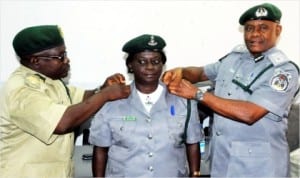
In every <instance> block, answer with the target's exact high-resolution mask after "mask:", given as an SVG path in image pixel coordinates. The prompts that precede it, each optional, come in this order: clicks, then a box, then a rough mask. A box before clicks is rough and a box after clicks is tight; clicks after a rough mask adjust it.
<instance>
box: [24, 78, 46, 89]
mask: <svg viewBox="0 0 300 178" xmlns="http://www.w3.org/2000/svg"><path fill="white" fill-rule="evenodd" d="M44 81H45V78H44V77H42V76H41V75H39V74H27V75H26V76H25V80H24V82H25V84H26V85H27V86H28V87H30V88H34V89H40V88H41V84H42V83H43V82H44Z"/></svg>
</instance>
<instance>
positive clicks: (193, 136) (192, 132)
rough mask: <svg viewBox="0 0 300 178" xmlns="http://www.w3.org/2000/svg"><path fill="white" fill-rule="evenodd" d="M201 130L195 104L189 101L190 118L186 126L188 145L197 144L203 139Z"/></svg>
mask: <svg viewBox="0 0 300 178" xmlns="http://www.w3.org/2000/svg"><path fill="white" fill-rule="evenodd" d="M201 129H202V127H201V124H200V119H199V115H198V108H197V102H196V101H194V100H191V117H190V122H189V125H188V130H187V140H186V142H187V143H189V144H192V143H197V142H199V141H200V140H201V139H202V138H203V137H204V135H203V134H202V132H201Z"/></svg>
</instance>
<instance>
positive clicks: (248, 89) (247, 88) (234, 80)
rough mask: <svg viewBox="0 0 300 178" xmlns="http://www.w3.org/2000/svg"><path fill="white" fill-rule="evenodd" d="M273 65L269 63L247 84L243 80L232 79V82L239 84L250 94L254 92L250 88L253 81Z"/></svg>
mask: <svg viewBox="0 0 300 178" xmlns="http://www.w3.org/2000/svg"><path fill="white" fill-rule="evenodd" d="M272 67H273V64H270V65H268V66H267V67H266V68H264V69H263V70H262V71H261V72H259V73H258V75H257V76H256V77H255V78H254V79H253V80H252V81H251V82H250V83H249V84H248V85H245V84H243V83H242V82H241V81H239V80H236V79H232V83H234V84H236V85H237V86H239V87H241V88H242V89H243V90H244V91H245V92H247V93H249V94H250V95H251V94H252V93H253V91H252V90H251V89H250V88H251V86H252V85H253V83H254V82H255V81H256V80H257V79H258V78H259V77H260V76H261V75H262V74H264V73H265V72H266V71H267V70H269V69H270V68H272Z"/></svg>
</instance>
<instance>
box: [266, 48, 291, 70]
mask: <svg viewBox="0 0 300 178" xmlns="http://www.w3.org/2000/svg"><path fill="white" fill-rule="evenodd" d="M268 58H269V59H270V61H271V62H272V63H273V65H274V66H275V67H276V66H280V65H282V64H285V63H287V62H289V61H290V60H289V59H288V58H287V57H286V55H285V54H283V53H282V52H281V51H276V52H275V53H272V54H270V55H268Z"/></svg>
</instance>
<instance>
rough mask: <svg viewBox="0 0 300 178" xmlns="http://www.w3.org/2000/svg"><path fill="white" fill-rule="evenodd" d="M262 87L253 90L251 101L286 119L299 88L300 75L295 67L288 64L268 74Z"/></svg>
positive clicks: (265, 75)
mask: <svg viewBox="0 0 300 178" xmlns="http://www.w3.org/2000/svg"><path fill="white" fill-rule="evenodd" d="M261 78H262V80H263V81H261V82H260V83H263V84H262V85H261V86H259V87H257V88H256V89H253V91H254V92H253V94H252V95H251V96H250V99H249V101H251V102H253V103H255V104H257V105H260V106H262V107H264V108H266V109H267V110H268V111H270V112H271V113H273V114H275V115H277V116H279V117H286V116H287V110H286V108H288V107H289V106H290V104H291V103H292V101H293V98H294V95H295V92H296V91H297V89H298V87H299V75H298V72H297V70H296V68H295V67H294V66H292V65H291V64H287V65H285V66H282V67H277V68H275V69H274V70H272V71H269V72H266V73H265V74H264V75H263V77H261Z"/></svg>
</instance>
